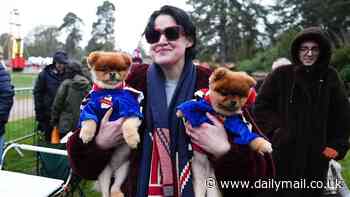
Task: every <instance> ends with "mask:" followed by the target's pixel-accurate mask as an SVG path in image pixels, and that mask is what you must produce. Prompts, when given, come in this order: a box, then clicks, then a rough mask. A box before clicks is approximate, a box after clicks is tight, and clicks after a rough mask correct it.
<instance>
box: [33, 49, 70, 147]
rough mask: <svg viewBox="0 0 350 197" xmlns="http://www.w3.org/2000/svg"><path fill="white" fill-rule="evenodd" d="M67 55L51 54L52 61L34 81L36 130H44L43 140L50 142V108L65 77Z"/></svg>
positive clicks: (60, 53) (58, 52) (59, 52)
mask: <svg viewBox="0 0 350 197" xmlns="http://www.w3.org/2000/svg"><path fill="white" fill-rule="evenodd" d="M68 62H69V60H68V56H67V54H66V53H65V52H63V51H57V52H56V53H55V54H54V56H53V63H52V64H50V65H47V66H46V67H45V68H44V69H43V70H42V71H41V72H40V73H39V76H38V78H37V80H36V82H35V86H34V90H33V94H34V105H35V118H36V120H37V121H38V130H40V131H42V132H44V134H45V140H46V141H47V142H50V138H51V131H52V125H51V124H50V120H51V108H52V103H53V101H54V99H55V96H56V93H57V90H58V87H59V86H60V84H61V83H62V81H63V80H64V78H65V75H64V73H65V66H66V65H67V64H68Z"/></svg>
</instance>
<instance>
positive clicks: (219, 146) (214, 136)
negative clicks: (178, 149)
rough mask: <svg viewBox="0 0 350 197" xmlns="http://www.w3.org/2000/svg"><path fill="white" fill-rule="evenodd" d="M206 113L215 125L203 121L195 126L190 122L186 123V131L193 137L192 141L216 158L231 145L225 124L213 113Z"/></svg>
mask: <svg viewBox="0 0 350 197" xmlns="http://www.w3.org/2000/svg"><path fill="white" fill-rule="evenodd" d="M206 115H207V117H208V118H209V119H210V120H211V121H212V122H213V125H212V124H209V123H203V124H201V126H199V127H197V128H193V127H192V126H191V125H190V124H185V127H186V133H187V135H189V136H190V137H191V140H192V143H195V144H197V145H198V146H200V147H201V148H202V149H203V150H204V151H206V152H208V153H210V154H212V155H214V157H215V158H219V157H221V156H222V155H224V154H225V153H227V152H228V151H229V150H230V148H231V145H230V143H229V141H228V137H227V133H226V131H225V128H224V125H223V124H222V123H221V122H220V121H219V120H218V119H217V118H215V117H214V116H213V115H211V114H209V113H207V114H206Z"/></svg>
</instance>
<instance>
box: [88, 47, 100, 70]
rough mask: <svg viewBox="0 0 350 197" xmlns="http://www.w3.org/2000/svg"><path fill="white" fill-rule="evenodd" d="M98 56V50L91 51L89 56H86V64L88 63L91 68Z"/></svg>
mask: <svg viewBox="0 0 350 197" xmlns="http://www.w3.org/2000/svg"><path fill="white" fill-rule="evenodd" d="M99 56H100V52H98V51H95V52H92V53H90V54H89V56H88V57H87V64H88V66H89V68H90V69H92V68H93V67H94V65H95V63H96V61H97V60H98V58H99Z"/></svg>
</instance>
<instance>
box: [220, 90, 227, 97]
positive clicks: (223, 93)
mask: <svg viewBox="0 0 350 197" xmlns="http://www.w3.org/2000/svg"><path fill="white" fill-rule="evenodd" d="M220 94H221V95H222V96H228V95H229V93H228V92H226V91H221V92H220Z"/></svg>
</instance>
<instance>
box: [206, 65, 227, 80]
mask: <svg viewBox="0 0 350 197" xmlns="http://www.w3.org/2000/svg"><path fill="white" fill-rule="evenodd" d="M227 71H228V69H227V68H223V67H219V68H217V69H215V70H214V72H213V74H212V75H211V76H210V77H209V83H213V82H215V81H218V80H221V79H222V78H224V77H225V75H226V73H227Z"/></svg>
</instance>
